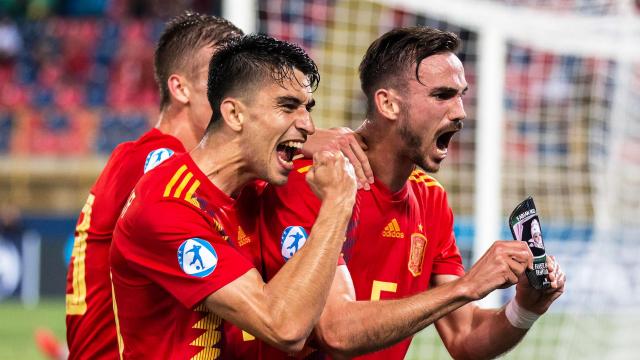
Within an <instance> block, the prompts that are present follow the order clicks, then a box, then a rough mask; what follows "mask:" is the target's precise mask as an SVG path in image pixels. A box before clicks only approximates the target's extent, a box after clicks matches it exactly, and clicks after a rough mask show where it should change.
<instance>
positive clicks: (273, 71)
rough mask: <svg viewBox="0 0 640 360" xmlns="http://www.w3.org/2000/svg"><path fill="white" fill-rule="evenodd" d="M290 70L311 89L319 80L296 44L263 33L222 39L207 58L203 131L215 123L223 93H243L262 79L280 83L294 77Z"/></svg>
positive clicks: (309, 62)
mask: <svg viewBox="0 0 640 360" xmlns="http://www.w3.org/2000/svg"><path fill="white" fill-rule="evenodd" d="M294 70H299V71H300V72H302V73H303V74H304V75H305V76H306V77H307V82H306V83H304V84H301V85H305V86H306V85H308V86H310V87H311V90H312V91H315V89H316V88H317V86H318V83H319V82H320V73H319V72H318V67H317V66H316V63H315V62H314V61H313V60H312V59H311V58H310V57H309V55H307V53H306V52H305V51H304V50H303V49H302V48H300V47H299V46H298V45H295V44H292V43H289V42H286V41H280V40H276V39H274V38H272V37H269V36H266V35H246V36H243V37H240V38H236V39H233V40H230V41H228V42H227V43H225V44H224V45H223V46H222V47H221V48H220V49H218V51H216V53H215V54H214V55H213V57H212V58H211V62H210V63H209V81H208V83H207V98H208V99H209V104H210V105H211V109H212V110H213V114H212V116H211V122H210V123H209V126H208V127H207V133H208V132H209V131H210V130H211V129H213V128H214V127H215V124H217V123H219V120H220V118H221V117H222V114H221V113H220V104H221V103H222V100H223V99H224V98H225V96H229V95H231V94H234V93H235V94H246V93H248V91H250V89H251V88H252V87H254V86H256V85H258V84H260V83H262V82H263V81H265V80H267V79H268V80H271V81H274V82H276V83H277V84H279V85H281V86H284V82H285V81H286V80H294V79H296V78H295V75H294Z"/></svg>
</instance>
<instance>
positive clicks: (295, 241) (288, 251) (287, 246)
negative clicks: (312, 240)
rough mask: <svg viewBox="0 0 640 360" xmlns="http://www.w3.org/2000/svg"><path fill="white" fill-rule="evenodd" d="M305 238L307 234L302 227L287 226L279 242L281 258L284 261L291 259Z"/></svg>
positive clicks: (302, 244)
mask: <svg viewBox="0 0 640 360" xmlns="http://www.w3.org/2000/svg"><path fill="white" fill-rule="evenodd" d="M307 238H308V236H307V232H306V231H305V230H304V228H303V227H302V226H289V227H287V228H286V229H284V231H283V232H282V239H281V240H280V244H281V248H280V249H281V250H280V253H281V254H282V257H283V258H284V259H285V260H289V259H291V257H292V256H293V255H294V254H295V253H296V252H297V251H298V250H300V249H301V248H302V247H303V246H304V244H305V243H306V242H307Z"/></svg>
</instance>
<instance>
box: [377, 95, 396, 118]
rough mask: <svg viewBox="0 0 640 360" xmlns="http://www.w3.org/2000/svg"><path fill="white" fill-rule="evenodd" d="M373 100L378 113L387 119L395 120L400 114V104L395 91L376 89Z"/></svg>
mask: <svg viewBox="0 0 640 360" xmlns="http://www.w3.org/2000/svg"><path fill="white" fill-rule="evenodd" d="M373 100H374V102H375V105H376V109H377V110H378V112H379V113H380V114H381V115H382V116H384V117H385V118H387V119H391V120H396V119H397V118H398V115H399V114H400V104H399V102H398V100H399V99H398V96H397V94H396V92H395V91H393V90H391V89H378V90H376V92H375V93H374V94H373Z"/></svg>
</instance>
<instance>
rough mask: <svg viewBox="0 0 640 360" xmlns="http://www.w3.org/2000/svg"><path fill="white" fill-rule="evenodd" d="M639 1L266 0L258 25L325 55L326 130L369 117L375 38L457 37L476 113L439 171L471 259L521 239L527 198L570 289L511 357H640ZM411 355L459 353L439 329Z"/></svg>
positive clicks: (468, 101)
mask: <svg viewBox="0 0 640 360" xmlns="http://www.w3.org/2000/svg"><path fill="white" fill-rule="evenodd" d="M639 7H640V4H639V2H637V1H633V0H618V1H616V0H557V1H547V0H494V1H480V0H429V1H424V0H422V1H420V0H415V1H412V0H386V1H383V0H381V1H350V0H346V1H339V0H305V1H294V0H289V1H284V0H269V1H266V0H262V1H259V2H258V30H259V31H261V32H264V33H268V34H271V35H273V36H276V37H279V38H281V39H286V40H290V41H294V42H297V43H299V44H302V45H303V46H304V47H305V48H307V49H308V50H309V51H310V53H311V55H312V57H313V58H314V59H315V60H316V61H317V62H318V65H319V68H320V71H321V75H322V82H321V84H320V87H319V89H318V91H317V92H316V94H315V96H316V99H317V100H318V106H317V107H316V108H317V110H314V111H315V112H314V119H315V121H316V123H317V125H319V126H321V127H329V126H344V125H346V126H352V125H357V124H359V123H360V121H361V120H362V116H363V114H364V108H365V102H364V98H363V96H362V94H361V91H360V88H359V81H358V76H357V67H358V64H359V62H360V60H361V58H362V55H363V54H364V52H365V50H366V49H367V47H368V45H369V44H370V43H371V42H372V41H373V40H374V39H376V38H377V37H378V36H379V35H381V34H382V33H384V32H386V31H388V30H390V29H392V28H393V27H397V26H411V25H429V26H434V27H437V28H440V29H444V30H449V31H453V32H455V33H457V34H459V35H460V36H461V38H462V39H463V41H464V46H463V48H462V49H461V51H460V52H459V57H460V58H461V60H462V61H463V63H464V65H465V72H466V77H467V81H468V82H469V86H470V90H469V92H468V94H467V96H466V97H465V107H466V111H467V115H468V119H467V120H466V121H465V128H464V130H463V131H462V132H461V133H460V134H459V135H456V138H455V139H454V142H453V149H451V150H452V151H450V156H449V158H448V159H447V160H446V163H445V164H444V166H443V167H442V170H441V171H440V173H438V174H436V177H437V178H438V179H439V180H440V182H441V183H442V184H443V185H444V186H445V188H446V189H447V191H448V192H449V200H450V202H451V205H452V207H453V210H454V213H455V214H456V233H457V237H458V241H459V244H460V247H461V248H462V250H463V253H464V254H465V262H466V265H467V266H469V264H470V263H471V262H472V260H473V258H474V255H475V256H476V257H477V256H478V255H480V252H481V251H483V249H484V248H486V247H487V246H488V245H489V244H490V243H491V242H492V241H493V240H495V239H498V238H503V239H507V238H510V234H509V232H508V229H507V226H506V218H507V216H508V214H509V213H510V211H511V210H512V208H513V207H514V206H515V205H516V204H518V203H519V202H520V201H521V200H523V199H524V198H525V197H526V196H528V195H531V196H533V197H534V199H535V202H536V205H537V206H538V210H539V214H540V218H541V221H542V228H543V235H544V239H545V243H546V245H547V249H548V252H549V253H550V254H553V255H556V256H557V258H558V259H559V261H560V262H561V263H562V265H563V268H564V270H565V272H566V273H567V278H568V284H567V288H566V291H565V294H564V295H563V296H562V297H561V298H560V300H558V301H557V303H556V304H554V305H553V306H552V309H551V310H550V312H549V314H547V315H545V316H544V317H543V318H541V320H539V321H538V323H536V325H534V327H533V329H532V330H531V331H530V333H529V334H528V335H527V337H526V338H525V339H524V341H523V342H522V343H521V344H520V345H518V346H517V348H516V349H515V350H513V351H512V352H510V353H508V354H507V355H506V356H505V357H506V358H513V359H540V358H546V357H554V358H560V359H575V358H583V359H584V358H586V359H602V358H605V357H608V358H612V359H613V358H615V359H631V358H635V357H637V354H638V353H640V341H638V340H637V335H636V333H635V331H634V330H635V329H638V328H639V326H640V276H639V275H638V274H640V260H639V259H640V46H639V44H640V10H639ZM476 164H477V166H476ZM474 251H475V254H474V253H473V252H474ZM510 296H512V291H511V292H510V291H505V292H503V293H501V294H499V297H498V298H497V299H495V298H494V299H493V300H492V302H493V304H494V305H495V304H498V305H499V304H501V303H503V302H504V301H506V300H507V299H508V298H509V297H510ZM409 358H414V359H422V358H433V359H438V358H444V359H446V358H449V356H448V355H447V353H446V350H445V349H444V347H443V345H442V344H441V342H440V340H439V339H438V338H437V336H436V334H435V330H434V329H433V327H430V328H428V329H427V330H425V331H424V332H422V333H421V334H419V335H418V336H417V338H416V339H415V340H414V343H413V345H412V349H411V352H410V354H409Z"/></svg>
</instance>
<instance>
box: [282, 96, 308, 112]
mask: <svg viewBox="0 0 640 360" xmlns="http://www.w3.org/2000/svg"><path fill="white" fill-rule="evenodd" d="M304 103H305V102H304V101H303V100H301V99H299V98H297V97H295V96H289V95H287V96H278V97H277V98H276V104H277V105H278V106H284V107H287V108H298V107H299V106H300V105H302V104H304ZM315 105H316V100H315V99H314V98H311V100H309V102H308V103H307V104H306V105H305V107H306V108H307V111H310V110H311V109H312V108H313V107H314V106H315Z"/></svg>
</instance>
